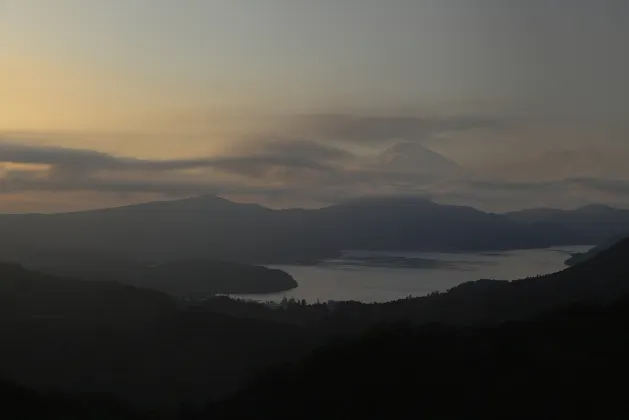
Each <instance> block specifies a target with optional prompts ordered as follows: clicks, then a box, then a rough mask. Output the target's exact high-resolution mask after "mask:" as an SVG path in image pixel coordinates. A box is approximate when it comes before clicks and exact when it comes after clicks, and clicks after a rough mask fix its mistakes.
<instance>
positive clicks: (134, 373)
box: [0, 265, 315, 408]
mask: <svg viewBox="0 0 629 420" xmlns="http://www.w3.org/2000/svg"><path fill="white" fill-rule="evenodd" d="M0 337H2V342H1V344H0V378H3V379H6V380H11V381H15V382H17V383H20V384H23V385H26V386H29V387H33V388H35V389H39V390H48V389H53V390H57V391H64V392H68V393H79V394H82V393H90V394H93V393H96V394H108V395H113V396H116V397H118V398H122V399H125V400H128V401H131V402H133V403H135V404H138V405H141V406H144V407H160V408H169V407H170V408H172V407H176V406H177V405H178V404H179V403H180V402H182V401H188V400H189V401H200V400H205V399H207V398H208V397H211V398H218V397H219V396H221V395H225V394H226V393H229V392H230V391H232V390H234V389H236V388H237V387H238V386H239V385H240V384H241V383H242V381H243V380H245V379H246V378H247V377H249V375H251V374H252V372H255V371H257V370H259V369H261V368H263V367H267V366H270V365H272V364H273V363H279V362H283V361H286V360H292V359H294V358H295V357H298V356H299V355H301V354H303V351H304V350H305V349H307V348H311V347H312V345H313V342H312V340H314V339H315V338H314V336H313V335H306V333H305V330H301V329H298V328H296V327H292V326H289V325H285V324H275V323H269V322H265V321H262V320H241V319H237V318H233V317H229V316H225V315H221V314H217V313H211V312H199V311H194V310H185V309H181V308H180V307H178V305H177V304H176V302H175V301H174V300H173V299H172V298H171V297H169V296H168V295H166V294H162V293H160V292H155V291H151V290H145V289H139V288H135V287H131V286H126V285H121V284H118V283H108V282H89V281H79V280H68V279H63V278H58V277H52V276H48V275H42V274H37V273H33V272H29V271H27V270H24V269H23V268H21V267H19V266H15V265H0Z"/></svg>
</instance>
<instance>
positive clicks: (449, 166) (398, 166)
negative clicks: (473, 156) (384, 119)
mask: <svg viewBox="0 0 629 420" xmlns="http://www.w3.org/2000/svg"><path fill="white" fill-rule="evenodd" d="M378 163H379V164H380V167H381V168H383V169H393V170H395V171H405V172H416V173H424V174H430V175H431V176H434V177H442V176H448V175H454V174H456V173H459V172H461V171H462V168H461V167H459V165H457V164H456V163H455V162H453V161H451V160H450V159H448V158H446V157H445V156H443V155H441V154H439V153H437V152H435V151H433V150H430V149H429V148H427V147H425V146H423V145H422V144H420V143H418V142H408V141H403V142H399V143H397V144H395V145H393V146H392V147H390V148H388V149H387V150H385V151H384V152H382V153H381V154H380V155H379V156H378Z"/></svg>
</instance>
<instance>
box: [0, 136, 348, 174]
mask: <svg viewBox="0 0 629 420" xmlns="http://www.w3.org/2000/svg"><path fill="white" fill-rule="evenodd" d="M258 149H259V150H257V151H255V152H254V153H250V154H241V155H232V156H230V155H226V156H216V157H203V158H192V159H174V160H147V159H136V158H128V157H117V156H113V155H110V154H106V153H101V152H97V151H92V150H84V149H70V148H63V147H46V146H35V145H27V144H19V143H10V142H0V162H11V163H23V164H39V165H50V166H51V167H52V170H51V175H60V176H62V177H69V176H81V175H83V176H86V175H89V174H91V173H94V172H98V171H104V170H107V171H118V172H125V171H148V172H167V171H181V170H186V169H197V168H214V169H217V170H222V171H227V172H232V173H242V174H251V173H253V174H256V175H257V174H259V173H261V172H264V171H265V170H267V169H272V168H278V167H279V168H287V169H292V170H314V171H324V170H328V169H330V166H329V164H328V163H327V162H328V161H340V160H344V159H348V158H350V157H351V154H350V153H349V152H346V151H342V150H340V149H335V148H332V147H328V146H322V145H319V144H317V143H315V142H270V143H269V144H268V145H265V146H264V147H261V148H258Z"/></svg>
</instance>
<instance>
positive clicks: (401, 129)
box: [292, 114, 507, 143]
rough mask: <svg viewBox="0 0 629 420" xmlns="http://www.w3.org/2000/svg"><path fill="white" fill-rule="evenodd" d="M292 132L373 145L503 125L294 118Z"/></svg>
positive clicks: (465, 120)
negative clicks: (293, 130)
mask: <svg viewBox="0 0 629 420" xmlns="http://www.w3.org/2000/svg"><path fill="white" fill-rule="evenodd" d="M292 124H293V128H294V129H295V130H297V131H298V132H300V133H302V135H305V136H311V137H313V138H316V139H327V140H330V141H338V142H351V143H354V142H363V143H374V142H383V141H389V140H406V141H428V140H430V139H431V138H432V136H434V135H437V134H439V133H443V132H448V131H466V130H472V129H479V128H482V129H499V128H505V127H506V126H507V123H506V121H504V120H500V119H496V118H488V117H477V116H458V117H427V118H422V117H416V116H354V115H346V114H326V115H309V116H301V117H295V118H293V120H292Z"/></svg>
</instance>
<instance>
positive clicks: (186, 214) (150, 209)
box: [0, 196, 338, 264]
mask: <svg viewBox="0 0 629 420" xmlns="http://www.w3.org/2000/svg"><path fill="white" fill-rule="evenodd" d="M305 214H306V213H305V212H303V211H298V210H297V211H291V210H287V211H273V210H270V209H267V208H264V207H261V206H258V205H254V204H238V203H233V202H230V201H228V200H225V199H222V198H219V197H214V196H203V197H195V198H190V199H185V200H176V201H163V202H153V203H146V204H140V205H134V206H127V207H119V208H111V209H103V210H95V211H84V212H74V213H62V214H50V215H41V214H20V215H2V216H0V258H2V257H4V259H9V260H10V259H13V260H15V258H16V254H18V255H21V256H25V255H26V256H28V254H29V253H31V252H32V249H33V248H35V249H36V250H38V252H39V250H54V251H55V252H62V251H63V252H66V253H72V252H79V253H83V252H89V253H91V254H94V255H97V254H105V255H111V254H115V255H117V256H122V257H125V258H129V259H132V260H136V261H141V262H149V263H157V262H173V261H179V260H199V259H201V260H206V259H212V260H221V261H237V262H242V263H263V264H270V263H277V262H295V263H299V262H312V261H317V260H320V259H322V258H327V257H333V256H337V255H338V251H337V250H336V249H335V248H331V247H329V246H324V245H322V244H319V243H317V242H316V241H313V240H309V238H308V236H304V233H306V232H307V231H308V229H307V226H308V224H307V221H306V220H305V219H304V216H305Z"/></svg>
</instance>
